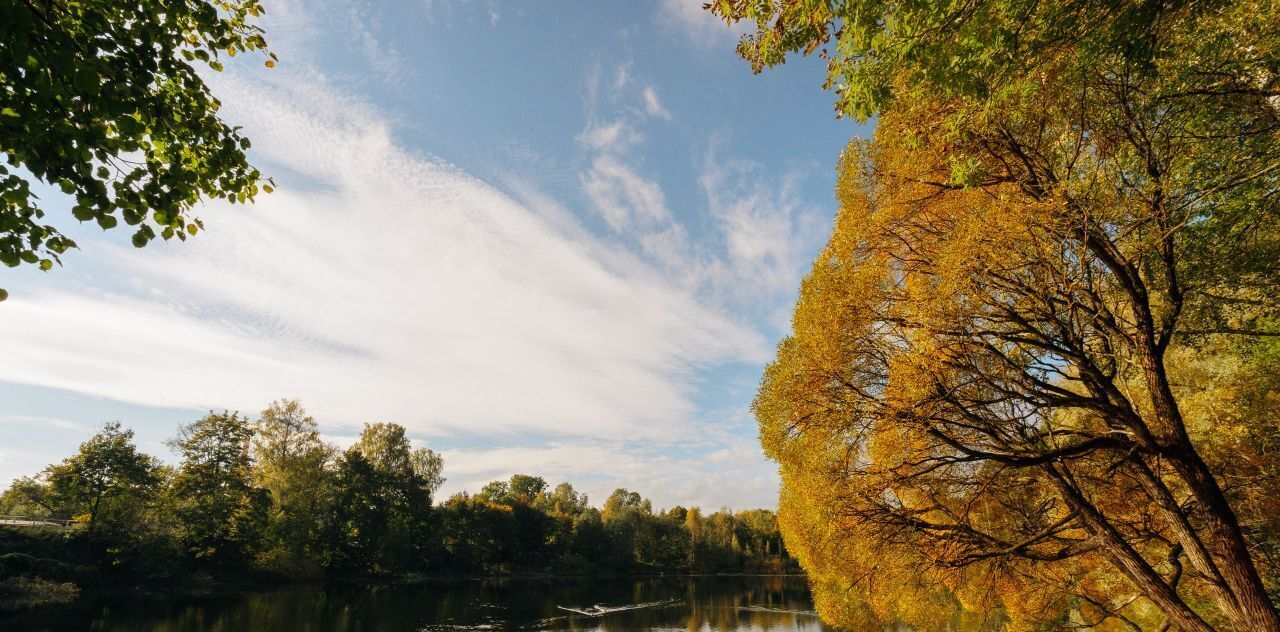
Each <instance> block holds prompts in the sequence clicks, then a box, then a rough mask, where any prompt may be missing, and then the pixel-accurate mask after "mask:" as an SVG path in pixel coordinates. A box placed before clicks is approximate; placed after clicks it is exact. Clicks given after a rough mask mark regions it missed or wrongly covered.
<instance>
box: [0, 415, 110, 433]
mask: <svg viewBox="0 0 1280 632" xmlns="http://www.w3.org/2000/svg"><path fill="white" fill-rule="evenodd" d="M0 424H14V425H18V426H35V427H41V428H57V429H59V430H72V431H75V432H79V433H83V434H88V433H91V432H93V428H90V427H89V426H88V425H86V424H83V423H80V422H77V421H72V420H70V419H63V418H61V417H46V416H43V415H0Z"/></svg>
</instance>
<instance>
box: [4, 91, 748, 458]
mask: <svg viewBox="0 0 1280 632" xmlns="http://www.w3.org/2000/svg"><path fill="white" fill-rule="evenodd" d="M218 89H219V91H220V93H221V94H226V95H228V97H227V98H226V99H225V102H226V103H227V104H228V107H227V109H226V116H227V117H228V118H229V119H230V120H232V121H244V122H245V124H246V127H248V128H249V132H250V133H251V135H252V136H253V137H254V139H255V141H256V144H255V148H256V151H257V155H258V156H260V157H261V158H263V159H265V160H267V161H269V163H271V164H274V165H276V166H277V167H278V168H279V169H281V170H282V172H283V173H284V174H287V175H282V177H281V178H280V179H281V188H280V191H278V192H277V193H275V194H273V195H269V196H265V197H264V198H263V199H262V200H261V201H260V202H259V203H258V204H256V205H254V206H253V207H250V208H244V207H237V206H223V205H214V206H211V207H209V208H207V209H205V210H204V211H203V213H202V214H203V215H204V216H205V221H206V224H207V225H208V226H209V230H208V231H206V232H205V233H202V234H201V236H200V237H199V238H198V239H195V240H192V241H191V242H188V243H186V244H183V245H182V246H181V247H173V246H170V245H159V246H157V247H154V248H148V249H147V250H146V251H145V252H144V251H135V250H132V249H128V248H122V247H117V246H113V245H109V244H106V243H95V244H93V245H92V246H90V247H89V248H87V249H86V250H87V251H86V252H85V253H82V254H81V255H80V256H78V257H77V258H75V261H74V262H73V263H71V264H69V267H72V266H75V267H79V266H85V267H96V268H98V269H100V270H107V271H109V273H110V274H112V275H114V276H116V277H118V278H120V279H123V280H124V281H123V284H122V285H121V286H120V287H118V288H115V289H113V290H111V291H105V290H92V289H84V288H80V289H77V290H71V291H66V290H52V289H35V288H30V289H27V290H25V291H22V292H15V293H14V296H13V298H12V299H11V300H10V301H9V302H8V303H7V304H6V307H5V309H4V310H3V311H0V353H2V354H3V355H4V356H5V357H6V358H8V360H7V361H6V362H5V363H4V365H3V366H0V380H6V381H11V382H17V383H27V384H35V385H40V386H48V387H55V388H61V389H67V390H71V391H76V392H80V393H86V394H91V395H100V396H107V397H111V398H114V399H118V400H122V401H128V402H134V403H138V404H147V405H162V406H173V407H186V408H205V407H219V408H221V407H237V408H242V409H246V410H255V409H257V408H259V407H261V406H262V405H263V404H264V403H265V402H267V401H270V400H271V399H274V398H275V397H278V396H280V395H281V394H288V395H290V396H293V397H300V398H301V399H303V401H305V402H306V403H307V405H308V406H309V407H310V408H311V409H312V410H313V411H314V413H315V414H316V415H317V417H318V418H320V419H322V420H323V421H325V422H327V423H329V424H335V425H338V426H350V425H354V424H357V423H359V422H362V421H368V420H373V419H392V420H396V421H399V422H400V423H403V424H405V425H406V426H408V427H409V428H410V429H411V430H413V431H414V432H416V433H419V434H442V433H443V434H448V433H460V432H467V433H495V434H503V433H512V432H534V431H536V432H547V433H557V434H568V435H575V434H576V435H590V436H593V437H609V436H614V437H617V436H649V437H660V436H675V435H676V434H678V432H679V431H678V427H679V424H680V422H681V421H682V420H686V419H687V418H688V417H689V415H690V414H691V413H692V411H693V405H692V404H691V402H690V400H689V397H690V395H691V390H690V387H689V385H688V384H687V380H686V378H687V377H688V376H689V375H690V374H692V373H693V372H695V371H697V370H699V369H701V368H705V367H708V366H713V365H716V364H719V363H725V362H737V361H759V360H760V359H761V358H762V357H764V354H765V353H766V351H765V349H766V343H765V342H764V341H763V339H762V338H761V337H760V336H759V335H758V334H757V333H755V332H754V331H753V330H752V329H751V328H750V327H747V326H744V325H742V324H740V323H739V322H737V321H736V320H735V319H734V318H733V317H731V316H729V315H727V314H726V313H724V312H722V311H720V310H719V309H718V308H717V307H715V306H714V305H708V304H705V303H703V302H701V301H700V300H699V299H698V298H697V297H696V296H695V295H693V294H691V293H689V292H687V291H685V290H684V289H682V288H678V287H673V286H672V285H670V284H669V283H668V282H666V281H665V280H664V279H663V277H662V276H661V275H660V274H657V273H656V272H654V271H652V270H651V269H647V268H646V267H644V266H636V265H634V264H627V265H620V264H616V263H615V262H614V261H611V260H609V259H608V258H602V257H600V256H599V255H598V253H599V252H602V251H607V250H608V248H606V247H596V246H593V245H592V244H590V243H583V242H582V241H581V239H582V233H581V232H580V231H575V230H574V228H573V227H572V226H558V225H554V224H552V223H549V222H548V221H547V219H546V218H545V217H544V216H541V215H539V214H537V213H535V212H533V211H531V210H530V209H528V208H526V207H524V206H522V205H521V204H520V203H519V202H517V201H515V200H514V199H512V198H510V197H508V196H507V195H505V194H503V193H501V192H500V191H498V190H497V189H495V188H493V187H491V186H489V185H487V184H485V183H484V182H481V181H479V180H476V179H475V178H473V177H471V176H469V175H467V174H466V173H463V172H462V171H460V170H458V169H457V168H455V167H453V166H451V165H449V164H447V163H444V162H442V161H440V160H438V159H434V158H432V157H430V156H425V155H420V154H416V153H414V152H411V151H408V150H405V149H404V148H402V147H400V146H399V145H398V144H397V143H396V142H395V140H394V138H393V134H392V132H391V130H390V129H389V127H388V126H387V124H386V123H385V122H384V121H383V120H382V119H381V118H380V117H379V116H378V115H377V113H376V111H373V110H372V109H371V108H369V107H367V106H364V105H363V104H361V103H360V102H358V101H356V100H352V99H349V98H346V97H344V96H343V95H341V94H338V93H334V92H333V91H331V90H329V89H327V88H325V87H324V86H323V85H322V84H321V83H314V82H302V83H296V84H291V85H287V86H268V85H265V84H262V83H259V82H255V81H252V80H247V79H243V78H239V79H237V78H230V79H229V80H226V81H223V82H221V84H220V85H219V86H218ZM267 121H269V122H270V123H269V124H265V123H263V122H267ZM651 193H652V192H646V191H643V190H641V191H637V192H635V195H636V196H637V199H645V198H646V196H649V195H650V194H651ZM654 195H656V194H654ZM650 202H651V203H652V204H654V205H655V206H654V207H653V209H651V211H652V212H658V210H657V209H658V208H660V206H661V202H660V199H658V200H657V201H653V200H650ZM564 219H565V218H562V220H564ZM570 233H572V234H573V235H574V238H572V239H571V238H569V237H568V235H569V234H570Z"/></svg>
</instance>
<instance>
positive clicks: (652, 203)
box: [582, 154, 671, 231]
mask: <svg viewBox="0 0 1280 632" xmlns="http://www.w3.org/2000/svg"><path fill="white" fill-rule="evenodd" d="M582 186H583V189H584V190H585V191H586V192H587V197H589V198H590V199H591V202H592V203H593V205H594V207H595V209H596V210H597V211H599V212H600V214H601V215H603V216H604V219H605V221H606V222H608V223H609V226H610V227H611V228H613V229H614V230H615V231H623V230H626V229H628V228H633V227H639V228H646V227H650V226H654V225H659V224H664V223H667V222H669V221H670V220H671V212H670V211H668V210H667V202H666V198H665V196H664V195H663V193H662V188H661V187H660V186H658V184H657V183H656V182H654V181H652V180H649V179H646V178H644V177H641V176H640V175H639V174H637V173H636V172H635V170H633V169H632V168H631V167H629V166H627V165H626V164H623V163H622V162H621V161H620V160H618V159H617V158H615V157H613V156H612V155H610V154H602V155H599V156H596V158H595V159H594V160H593V161H592V163H591V168H590V169H589V170H588V171H587V172H586V174H585V175H583V177H582Z"/></svg>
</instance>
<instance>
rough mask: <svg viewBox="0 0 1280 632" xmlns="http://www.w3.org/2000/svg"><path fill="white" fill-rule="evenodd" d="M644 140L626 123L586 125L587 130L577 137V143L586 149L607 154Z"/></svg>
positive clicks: (593, 123)
mask: <svg viewBox="0 0 1280 632" xmlns="http://www.w3.org/2000/svg"><path fill="white" fill-rule="evenodd" d="M642 140H644V137H642V136H641V135H640V134H639V133H638V132H636V130H635V129H634V128H633V127H632V126H631V125H630V124H628V123H627V122H626V121H621V120H619V121H614V122H612V123H604V124H601V123H595V122H592V123H590V124H588V125H587V129H585V130H583V131H582V133H581V134H579V135H578V142H580V143H582V144H583V145H585V146H586V147H588V148H590V149H593V150H596V151H601V152H609V153H618V152H621V151H624V150H626V149H627V148H628V147H631V146H632V145H635V144H637V143H639V142H640V141H642Z"/></svg>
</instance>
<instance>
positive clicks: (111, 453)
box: [44, 422, 160, 539]
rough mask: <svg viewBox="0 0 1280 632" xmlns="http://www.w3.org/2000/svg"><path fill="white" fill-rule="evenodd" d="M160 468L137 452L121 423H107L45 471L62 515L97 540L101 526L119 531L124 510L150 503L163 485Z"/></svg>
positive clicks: (124, 525) (148, 457) (155, 462)
mask: <svg viewBox="0 0 1280 632" xmlns="http://www.w3.org/2000/svg"><path fill="white" fill-rule="evenodd" d="M158 469H159V463H158V462H157V461H156V459H155V458H154V457H151V456H149V455H146V454H142V453H140V452H138V449H137V447H136V446H135V445H134V444H133V431H132V430H127V429H123V428H121V426H120V424H119V423H118V422H110V423H107V424H104V425H103V426H102V429H101V430H100V431H98V433H97V434H95V435H94V436H93V437H92V438H90V439H89V440H88V441H85V442H84V443H82V444H80V449H79V451H78V452H77V453H76V454H75V455H73V456H70V457H68V458H67V459H66V460H64V461H63V462H62V463H60V464H58V465H51V466H49V468H47V469H46V470H45V474H44V478H45V479H46V480H47V481H48V486H49V493H50V496H51V497H52V498H53V499H54V501H53V502H54V503H56V505H57V506H58V507H59V508H60V509H61V510H62V511H65V512H67V513H70V514H72V515H74V516H76V517H77V519H78V520H81V521H82V522H83V523H84V524H85V525H86V530H87V536H88V537H89V538H90V539H93V537H94V535H95V534H96V533H97V531H98V529H99V528H100V527H101V525H102V524H103V523H107V524H110V525H112V526H115V527H117V528H125V527H128V526H129V525H127V524H119V523H120V522H121V521H120V519H121V518H122V517H123V516H122V515H121V512H122V511H124V510H125V509H126V508H130V507H132V508H134V509H137V508H138V503H139V502H141V501H145V500H147V499H149V498H150V497H151V496H152V495H154V494H155V493H156V491H157V487H158V484H159V482H160V479H159V476H158V473H157V470H158Z"/></svg>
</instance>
